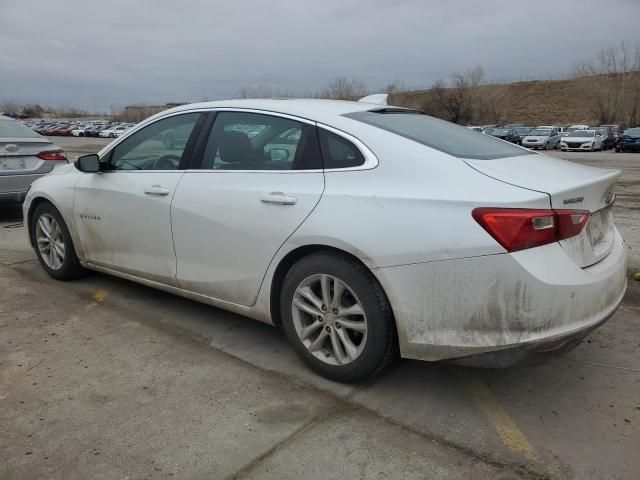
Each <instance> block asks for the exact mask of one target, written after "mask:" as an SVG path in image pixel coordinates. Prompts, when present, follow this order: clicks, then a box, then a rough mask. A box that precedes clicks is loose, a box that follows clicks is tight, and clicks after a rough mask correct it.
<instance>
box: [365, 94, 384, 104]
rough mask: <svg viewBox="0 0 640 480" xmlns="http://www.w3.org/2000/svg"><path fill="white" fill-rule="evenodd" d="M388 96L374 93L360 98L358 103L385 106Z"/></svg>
mask: <svg viewBox="0 0 640 480" xmlns="http://www.w3.org/2000/svg"><path fill="white" fill-rule="evenodd" d="M388 96H389V95H388V94H387V93H376V94H373V95H367V96H366V97H362V98H361V99H360V100H358V101H359V102H362V103H373V104H374V105H387V97H388Z"/></svg>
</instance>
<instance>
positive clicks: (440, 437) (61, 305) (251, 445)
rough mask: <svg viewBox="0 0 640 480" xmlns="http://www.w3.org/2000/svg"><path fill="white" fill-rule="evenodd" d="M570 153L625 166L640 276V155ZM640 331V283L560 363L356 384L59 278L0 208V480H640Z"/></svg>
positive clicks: (106, 280)
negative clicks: (338, 381) (329, 378)
mask: <svg viewBox="0 0 640 480" xmlns="http://www.w3.org/2000/svg"><path fill="white" fill-rule="evenodd" d="M55 141H56V142H57V144H59V145H61V146H63V148H65V149H66V150H67V151H69V152H72V154H78V153H88V152H90V151H96V150H97V149H98V148H99V145H102V144H104V140H100V139H83V138H80V139H67V138H56V139H55ZM554 154H556V155H560V156H563V157H565V158H569V159H571V160H575V161H580V162H581V163H587V164H593V165H597V166H612V167H615V168H622V169H623V170H624V174H623V177H622V179H621V182H620V188H619V189H618V207H617V208H616V221H617V223H618V224H619V225H620V227H621V231H622V233H623V236H624V237H625V240H626V241H627V246H628V247H629V254H630V271H633V270H634V269H635V270H638V269H640V262H638V258H640V257H638V251H639V249H640V245H639V243H638V242H639V241H640V233H639V232H638V230H637V229H638V228H639V227H638V225H640V221H639V219H638V212H639V211H640V205H638V193H639V192H640V188H639V186H640V168H639V166H640V155H633V154H615V153H609V152H605V153H600V152H596V153H594V154H588V153H559V152H554ZM639 322H640V282H634V281H633V280H631V281H630V284H629V289H628V292H627V295H626V297H625V301H624V303H623V305H622V306H621V307H620V309H619V310H618V311H617V312H616V314H615V315H614V316H613V317H612V319H611V320H610V321H609V322H608V323H606V324H605V325H604V326H602V327H601V328H600V329H598V330H597V331H596V332H594V333H593V334H592V335H591V336H590V337H588V338H587V339H586V340H585V341H584V342H583V344H582V345H580V346H579V347H578V348H577V349H576V350H574V351H572V352H570V353H568V354H566V355H565V356H564V357H562V358H558V359H556V360H553V361H551V362H550V363H547V364H545V365H541V366H537V367H518V368H512V369H508V370H473V369H464V368H460V367H454V366H451V365H447V364H429V363H422V362H414V361H402V362H399V363H398V364H396V365H395V366H394V367H393V368H392V369H390V370H389V371H387V372H385V373H384V374H383V375H382V376H380V377H379V378H377V379H375V380H373V381H371V382H367V383H361V384H357V385H340V384H335V383H332V382H330V381H327V380H324V379H322V378H320V377H318V376H316V375H314V374H312V373H311V372H309V371H308V370H307V369H306V368H305V367H304V366H303V365H302V364H301V363H300V362H299V361H298V360H297V358H296V357H295V356H294V354H293V353H292V351H291V350H290V348H289V347H288V345H287V344H286V342H285V341H284V338H283V336H282V335H281V334H280V332H279V331H278V330H276V329H274V328H271V327H269V326H267V325H263V324H260V323H258V322H255V321H252V320H249V319H245V318H243V317H240V316H237V315H233V314H230V313H227V312H223V311H221V310H217V309H215V308H212V307H208V306H205V305H201V304H198V303H195V302H192V301H189V300H185V299H182V298H178V297H175V296H172V295H170V294H166V293H163V292H159V291H156V290H153V289H150V288H146V287H143V286H140V285H137V284H133V283H130V282H127V281H124V280H119V279H116V278H112V277H108V276H106V275H100V274H91V275H89V276H87V277H85V278H83V279H80V280H77V281H74V282H67V283H63V282H56V281H54V280H51V279H50V278H48V277H47V275H46V274H45V273H44V271H43V270H42V269H41V268H40V266H39V264H38V263H37V261H36V260H35V256H34V254H33V252H32V251H31V249H30V248H29V246H28V245H27V241H26V237H25V232H24V227H23V226H22V225H21V215H20V210H19V208H15V207H7V206H0V406H1V407H2V408H0V432H1V433H0V479H3V480H4V479H23V478H26V479H31V478H51V479H89V478H104V479H137V478H180V479H182V478H187V479H191V478H261V479H262V478H267V479H269V478H273V479H283V478H291V479H300V478H317V479H332V478H335V479H338V478H340V479H343V478H363V479H364V478H366V479H369V478H429V479H432V478H447V479H448V478H472V479H475V478H498V479H513V478H561V479H565V478H576V479H584V478H594V479H600V478H606V479H635V478H638V472H640V456H639V455H638V451H639V450H638V446H639V445H640V428H639V426H640V329H639Z"/></svg>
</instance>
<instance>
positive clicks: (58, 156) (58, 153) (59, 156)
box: [38, 150, 67, 160]
mask: <svg viewBox="0 0 640 480" xmlns="http://www.w3.org/2000/svg"><path fill="white" fill-rule="evenodd" d="M38 158H39V159H41V160H66V159H67V157H66V156H65V154H64V150H47V151H46V152H40V153H39V154H38Z"/></svg>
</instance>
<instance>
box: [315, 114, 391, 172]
mask: <svg viewBox="0 0 640 480" xmlns="http://www.w3.org/2000/svg"><path fill="white" fill-rule="evenodd" d="M316 125H317V126H318V127H321V128H324V129H326V130H329V131H330V132H332V133H335V134H336V135H338V136H340V137H342V138H344V139H346V140H349V141H350V142H351V143H353V144H354V145H355V146H356V148H358V150H360V153H362V155H363V156H364V163H363V164H362V165H358V166H357V167H347V168H326V169H324V171H325V172H349V171H354V170H371V169H373V168H376V167H377V166H378V163H379V162H378V157H376V156H375V154H374V153H373V152H372V151H371V150H369V147H367V146H366V145H365V144H364V143H362V142H361V141H360V139H358V138H356V137H354V136H353V135H351V134H349V133H347V132H343V131H342V130H338V129H337V128H335V127H332V126H330V125H327V124H325V123H318V122H316Z"/></svg>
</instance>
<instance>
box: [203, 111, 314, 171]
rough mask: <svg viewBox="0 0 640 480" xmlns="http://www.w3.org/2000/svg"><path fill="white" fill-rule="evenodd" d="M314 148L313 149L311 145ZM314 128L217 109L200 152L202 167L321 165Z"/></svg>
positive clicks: (239, 167) (256, 167)
mask: <svg viewBox="0 0 640 480" xmlns="http://www.w3.org/2000/svg"><path fill="white" fill-rule="evenodd" d="M313 147H315V148H313ZM317 150H318V148H317V139H316V136H315V127H313V126H311V125H307V124H304V123H302V122H298V121H295V120H291V119H288V118H283V117H278V116H274V115H265V114H261V113H248V112H220V113H218V114H217V116H216V119H215V122H214V124H213V128H212V129H211V133H210V135H209V139H208V141H207V146H206V148H205V151H204V155H203V160H202V168H204V169H213V170H305V169H313V168H322V164H321V160H320V155H319V153H318V152H317Z"/></svg>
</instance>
